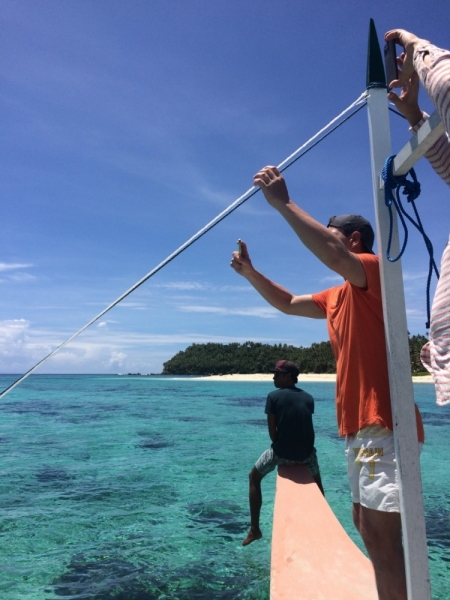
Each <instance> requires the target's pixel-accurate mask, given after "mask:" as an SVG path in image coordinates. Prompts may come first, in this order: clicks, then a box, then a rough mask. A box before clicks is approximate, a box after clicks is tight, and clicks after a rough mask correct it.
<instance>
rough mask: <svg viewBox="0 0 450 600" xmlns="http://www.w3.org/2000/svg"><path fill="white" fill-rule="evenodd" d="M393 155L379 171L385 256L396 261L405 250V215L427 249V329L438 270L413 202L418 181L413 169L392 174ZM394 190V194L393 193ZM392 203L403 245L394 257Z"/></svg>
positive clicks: (418, 193) (418, 191)
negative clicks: (407, 204) (408, 206)
mask: <svg viewBox="0 0 450 600" xmlns="http://www.w3.org/2000/svg"><path fill="white" fill-rule="evenodd" d="M395 156H396V155H395V154H392V155H391V156H389V157H388V158H387V159H386V162H385V163H384V167H383V170H382V172H381V177H382V178H383V181H384V201H385V204H386V206H387V208H388V210H389V237H388V244H387V250H386V258H387V259H388V261H389V262H396V261H397V260H399V259H400V258H401V256H402V255H403V253H404V252H405V250H406V245H407V243H408V226H407V223H406V221H405V217H406V218H407V219H408V220H409V221H410V223H412V224H413V225H414V227H415V228H416V229H417V230H418V231H419V233H420V234H421V235H422V237H423V240H424V242H425V246H426V248H427V251H428V256H429V266H428V277H427V290H426V301H427V322H426V323H425V326H426V328H427V329H429V328H430V312H431V311H430V285H431V277H432V276H433V271H434V272H435V274H436V277H437V279H439V271H438V268H437V266H436V262H435V260H434V250H433V244H432V243H431V240H430V238H429V237H428V236H427V234H426V233H425V230H424V228H423V225H422V221H421V219H420V215H419V212H418V210H417V207H416V204H415V200H417V198H418V197H419V195H420V191H421V189H420V183H419V181H418V180H417V176H416V172H415V171H414V169H410V171H408V173H406V174H405V175H394V159H395ZM408 175H410V176H411V179H412V181H411V180H409V179H407V177H408ZM401 188H403V190H402V195H404V196H406V199H407V201H408V202H410V203H411V206H412V207H413V210H414V215H415V219H414V218H413V217H411V215H409V214H408V213H407V212H406V210H405V208H404V206H403V204H402V201H401V199H400V189H401ZM394 191H395V194H394ZM392 205H394V206H395V208H396V209H397V214H398V216H399V218H400V222H401V224H402V226H403V231H404V240H403V245H402V247H401V250H400V252H399V253H398V255H397V256H396V257H395V258H393V257H392V256H391V245H392V236H393V225H394V216H393V212H392Z"/></svg>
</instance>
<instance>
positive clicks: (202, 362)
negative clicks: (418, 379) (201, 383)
mask: <svg viewBox="0 0 450 600" xmlns="http://www.w3.org/2000/svg"><path fill="white" fill-rule="evenodd" d="M426 342H427V338H426V337H425V336H423V335H413V336H410V338H409V353H410V357H411V371H412V372H413V373H419V372H422V371H424V368H423V366H422V363H421V362H420V350H421V348H422V346H423V345H424V344H425V343H426ZM367 343H368V345H369V347H370V340H367ZM280 359H287V360H292V361H293V362H294V363H295V364H296V365H298V367H299V369H300V373H335V372H336V361H335V359H334V356H333V353H332V351H331V344H330V342H319V343H315V344H312V345H311V346H309V347H308V348H304V347H303V346H299V347H297V346H290V345H287V344H273V345H271V344H261V343H259V342H245V343H243V344H239V343H232V344H214V343H209V344H192V345H191V346H188V348H186V350H182V351H180V352H178V353H177V354H175V356H173V357H172V358H171V359H170V360H168V361H167V362H165V363H164V364H163V372H162V374H163V375H228V374H235V373H242V374H248V373H271V372H272V371H273V368H274V364H275V363H276V361H277V360H280Z"/></svg>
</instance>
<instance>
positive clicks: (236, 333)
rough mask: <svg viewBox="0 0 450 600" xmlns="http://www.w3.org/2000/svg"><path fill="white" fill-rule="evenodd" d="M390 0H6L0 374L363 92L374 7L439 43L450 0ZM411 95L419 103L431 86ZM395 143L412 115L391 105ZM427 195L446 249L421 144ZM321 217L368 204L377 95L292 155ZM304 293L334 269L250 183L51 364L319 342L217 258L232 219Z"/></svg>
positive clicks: (229, 238) (419, 264)
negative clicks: (211, 345) (370, 108)
mask: <svg viewBox="0 0 450 600" xmlns="http://www.w3.org/2000/svg"><path fill="white" fill-rule="evenodd" d="M408 10H409V13H408V14H406V12H405V9H404V7H403V5H396V4H395V3H393V2H385V1H384V0H381V1H379V2H377V3H374V2H365V1H362V0H358V1H347V2H342V1H341V2H337V1H331V0H328V1H327V0H322V2H320V3H311V2H303V1H300V0H296V1H293V0H279V1H278V2H277V3H274V2H267V1H256V0H247V2H245V3H242V2H237V1H235V0H229V1H227V2H225V1H222V2H220V1H218V0H217V1H216V0H208V1H207V0H198V1H195V0H194V1H193V0H191V1H190V2H185V1H181V0H174V1H163V0H159V1H156V0H150V1H137V0H130V1H126V2H125V1H117V0H95V1H93V0H92V1H70V2H69V1H64V2H61V1H59V0H58V1H56V0H48V1H46V2H34V1H33V2H30V1H27V0H21V2H16V1H15V0H14V1H8V0H3V2H2V3H1V4H0V19H1V25H2V37H1V40H0V69H1V87H0V99H1V104H2V110H1V140H2V143H1V164H0V169H1V178H0V186H1V187H0V190H1V199H2V203H1V206H2V219H1V220H0V227H1V231H0V234H1V250H2V252H1V256H0V286H1V287H0V289H1V293H0V372H2V373H21V372H24V371H26V370H27V369H29V368H30V367H32V366H33V365H34V364H35V363H36V362H38V361H39V360H40V359H41V358H42V357H43V356H45V355H46V354H47V353H48V352H50V351H51V350H52V349H53V348H54V347H55V346H57V345H58V344H59V343H61V342H62V341H64V340H65V339H66V338H68V337H69V336H70V335H72V334H73V333H74V332H75V331H77V330H78V329H80V328H81V327H82V326H83V325H84V324H85V323H86V322H88V321H89V320H90V319H91V318H92V317H93V316H95V315H96V314H97V313H99V312H100V311H101V310H102V309H103V308H104V307H105V306H107V305H108V304H109V303H111V302H112V301H113V300H114V299H115V298H117V297H118V296H119V295H120V294H121V293H122V292H124V291H125V290H126V289H128V288H129V287H131V285H133V284H134V283H135V282H136V281H137V280H139V279H140V278H141V277H142V276H144V275H145V274H146V273H147V272H149V271H150V270H151V269H152V268H153V267H155V266H156V265H157V264H158V263H159V262H161V261H162V260H163V259H164V258H165V257H166V256H168V255H169V254H170V253H171V252H173V251H174V250H175V249H176V248H178V247H179V246H180V245H181V244H182V243H183V242H185V241H186V240H187V239H188V238H189V237H191V236H192V235H193V234H194V233H195V232H197V231H198V230H199V229H200V228H201V227H203V226H204V225H205V224H206V223H207V222H209V221H210V220H211V219H212V218H213V217H215V216H216V215H217V214H218V213H219V212H221V211H222V210H223V209H224V208H225V207H227V206H228V205H229V204H231V202H233V201H234V200H235V199H236V198H237V197H238V196H240V195H241V194H242V193H243V192H245V191H246V190H247V189H248V188H249V187H251V185H252V176H253V174H254V173H255V172H256V171H258V170H259V169H260V168H261V167H263V166H265V165H266V164H278V163H280V162H281V161H282V160H283V159H284V158H285V157H286V156H287V155H289V154H290V153H291V152H292V151H293V150H295V149H296V148H297V147H298V146H300V145H301V144H302V143H303V142H304V141H305V140H307V139H308V138H309V137H311V136H312V135H313V134H314V133H316V131H318V130H319V129H320V128H321V127H323V126H324V125H325V124H326V123H328V122H329V121H330V120H331V119H332V118H333V117H335V116H336V115H337V114H339V113H340V112H341V111H342V110H343V109H344V108H346V107H347V106H348V105H349V104H351V103H352V102H353V101H354V100H355V99H356V98H357V97H358V96H359V95H360V94H361V93H362V92H363V91H364V89H365V72H366V51H367V33H368V25H369V18H370V17H372V18H374V20H375V23H376V26H377V30H378V34H379V37H380V39H381V37H382V35H383V33H384V31H386V30H388V29H391V28H393V27H403V28H405V29H409V30H410V31H414V32H415V33H417V34H418V35H420V36H421V37H425V38H428V39H431V40H432V41H433V42H434V43H436V44H437V45H440V46H442V47H447V48H448V47H450V36H449V33H448V32H449V30H450V29H449V20H450V19H449V11H448V6H447V3H445V2H435V1H430V2H428V4H427V5H426V8H424V5H423V3H419V2H416V1H412V2H409V3H408ZM422 105H423V107H424V108H425V109H428V110H430V109H431V105H430V102H429V101H428V99H427V98H426V96H425V95H422ZM391 121H392V143H393V151H394V152H397V151H398V150H399V149H400V148H401V147H402V146H403V145H404V144H405V142H406V140H407V139H408V137H409V133H408V130H407V127H406V126H405V123H404V122H403V121H401V120H400V119H399V118H398V117H396V116H395V115H393V116H392V117H391ZM416 170H417V174H418V178H419V181H420V182H421V184H422V190H423V191H422V196H421V198H420V199H419V201H418V206H419V210H420V212H421V216H422V219H423V222H424V225H425V227H426V230H427V232H428V234H429V235H430V237H431V239H432V241H433V243H434V246H435V250H436V254H437V255H438V256H439V257H440V255H441V253H442V251H443V248H444V246H445V243H446V241H447V239H448V234H449V231H450V226H449V224H450V190H449V189H448V187H447V186H446V185H445V184H444V183H443V182H442V181H440V180H439V178H438V177H437V176H436V175H435V174H434V173H433V172H432V170H431V168H430V167H429V165H428V164H427V163H426V162H425V161H421V162H420V163H419V165H417V169H416ZM286 179H287V182H288V186H289V190H290V192H291V197H292V198H293V199H294V200H295V201H296V202H297V203H299V204H300V205H301V206H302V207H303V208H304V209H305V210H307V211H309V212H310V213H311V214H312V215H313V216H314V217H315V218H317V219H318V220H320V221H322V222H326V221H327V219H328V217H330V216H331V215H334V214H340V213H347V212H356V213H360V214H363V215H365V216H367V218H369V219H370V220H372V221H373V220H374V209H373V198H372V190H371V174H370V160H369V141H368V126H367V111H366V109H363V110H362V111H360V112H359V113H358V115H356V116H355V117H354V118H353V119H351V120H350V121H349V122H348V123H346V124H345V125H344V126H343V127H341V128H340V129H339V130H338V131H337V132H336V133H334V134H333V135H331V136H330V137H329V138H327V140H326V141H325V142H323V143H322V144H320V145H319V146H318V147H317V148H316V149H314V150H312V151H311V152H310V153H309V154H308V155H307V156H306V157H305V158H304V159H302V160H300V161H299V162H298V163H296V165H295V166H292V167H291V168H290V169H289V170H288V171H287V172H286ZM239 237H240V238H242V239H244V240H245V241H246V242H247V243H248V246H249V250H250V254H251V257H252V259H253V262H254V264H255V266H256V267H257V268H259V269H260V270H261V271H263V272H264V273H265V274H266V275H268V276H269V277H271V278H273V279H275V280H276V281H278V282H280V283H281V284H283V285H284V286H285V287H287V288H288V289H291V290H292V291H293V292H294V293H299V294H300V293H312V292H316V291H320V290H321V289H324V288H325V287H328V286H330V285H335V284H337V283H339V278H336V277H334V276H333V274H332V273H330V272H328V271H327V270H326V269H325V267H323V266H321V265H320V264H318V262H317V260H316V259H315V258H314V257H312V256H311V255H309V254H308V252H307V251H306V250H305V249H304V248H303V247H302V246H301V245H300V243H299V242H298V241H297V239H296V237H295V236H294V234H293V233H292V232H291V231H290V229H289V228H288V226H287V225H286V224H285V223H284V222H283V220H282V219H281V218H280V217H279V215H278V214H276V213H275V212H274V211H273V210H272V209H270V207H268V206H267V205H266V204H265V202H264V199H263V197H262V195H261V194H258V195H256V196H254V197H253V198H252V199H251V200H249V201H248V203H246V204H245V205H244V206H243V207H241V208H240V209H239V210H237V211H236V212H235V213H233V214H232V215H231V216H230V217H228V218H227V219H226V220H225V221H224V222H222V223H221V224H220V225H218V226H217V227H216V228H215V229H214V230H213V231H211V232H210V233H209V234H207V235H206V236H205V237H203V238H202V239H201V240H200V241H198V242H197V243H196V244H195V245H194V246H192V247H191V248H189V249H188V250H187V251H186V252H184V253H183V254H182V255H181V256H179V257H178V258H177V259H175V260H174V261H173V262H172V263H170V264H169V265H168V266H167V267H165V268H164V269H163V270H162V271H160V272H159V273H158V274H156V275H155V276H154V277H153V278H152V279H150V280H149V281H148V282H147V283H146V284H144V286H142V287H141V288H139V290H137V291H136V292H135V293H134V294H132V295H131V296H129V297H128V298H127V299H126V300H125V301H124V302H122V304H121V305H119V306H118V307H116V308H114V309H113V310H112V311H110V312H109V313H108V314H107V315H105V317H104V318H102V319H101V320H100V322H98V323H96V324H94V325H93V326H92V327H91V328H90V329H89V330H88V331H86V332H85V333H84V334H82V335H81V336H80V337H79V338H77V340H75V341H74V342H73V343H72V344H71V345H69V346H68V347H66V348H65V349H63V350H62V351H61V352H60V353H58V354H57V355H56V356H55V357H54V358H52V359H50V360H49V361H48V362H47V363H46V364H45V365H44V366H43V368H42V369H41V370H40V371H39V372H42V373H45V372H46V373H118V372H138V371H139V372H141V373H150V372H160V371H161V369H162V364H163V362H164V361H166V360H168V359H169V358H170V357H171V356H173V355H174V354H175V353H176V352H177V351H179V350H181V349H184V348H186V347H187V346H188V345H189V344H191V343H193V342H196V343H205V342H210V341H216V342H223V343H228V342H235V341H238V342H244V341H246V340H253V341H261V342H268V343H292V344H295V345H303V346H308V345H310V344H311V343H312V342H319V341H322V340H325V339H327V333H326V327H325V323H324V322H323V321H319V322H317V321H314V320H311V321H309V320H307V319H299V318H293V317H287V316H284V315H281V314H279V313H277V312H276V311H275V310H274V309H272V308H271V307H269V306H268V305H266V304H265V302H264V301H263V300H262V299H261V298H260V297H259V296H258V294H257V293H256V292H254V291H253V289H252V288H251V287H250V286H249V285H248V284H247V282H246V281H245V280H243V279H242V278H240V277H239V276H238V275H237V274H236V273H234V271H232V269H231V268H230V267H229V260H230V256H231V252H232V251H233V250H234V249H235V248H236V244H235V242H236V240H237V238H239ZM427 265H428V263H427V255H426V253H425V249H424V245H423V242H422V241H421V239H420V238H419V236H418V235H417V234H416V233H414V232H413V233H412V234H411V239H410V243H409V246H408V249H407V255H406V257H405V259H404V261H403V269H404V279H405V292H406V299H407V313H408V327H409V329H410V331H411V332H412V333H425V320H426V315H425V282H426V273H427Z"/></svg>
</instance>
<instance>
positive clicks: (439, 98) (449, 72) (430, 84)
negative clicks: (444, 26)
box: [411, 43, 450, 185]
mask: <svg viewBox="0 0 450 600" xmlns="http://www.w3.org/2000/svg"><path fill="white" fill-rule="evenodd" d="M426 54H428V55H429V56H430V66H427V65H426V64H425V63H424V61H423V57H424V55H426ZM414 67H415V69H416V71H417V73H418V75H419V78H420V80H421V82H422V84H423V86H424V88H425V89H426V91H427V93H428V95H429V96H430V98H431V100H432V102H433V104H434V105H435V107H436V110H437V112H438V114H439V116H440V117H441V120H442V122H443V123H444V127H445V131H446V133H444V135H442V136H441V137H440V138H439V139H438V140H437V142H436V143H435V144H434V146H433V147H432V148H431V149H430V150H428V152H427V153H426V154H425V158H427V159H428V160H429V161H430V164H431V166H432V167H433V169H434V170H435V171H436V173H437V174H438V175H439V177H442V179H443V180H444V181H445V183H446V184H447V185H450V138H449V133H450V52H449V51H448V50H442V49H441V48H436V46H433V44H428V43H425V44H421V45H420V46H418V48H417V49H416V51H415V53H414ZM427 118H428V115H427V114H426V113H423V118H422V119H421V120H420V121H419V122H418V123H417V125H415V126H414V127H411V131H413V132H414V133H416V132H417V130H418V129H419V127H420V126H421V125H422V124H423V123H424V122H425V121H426V119H427Z"/></svg>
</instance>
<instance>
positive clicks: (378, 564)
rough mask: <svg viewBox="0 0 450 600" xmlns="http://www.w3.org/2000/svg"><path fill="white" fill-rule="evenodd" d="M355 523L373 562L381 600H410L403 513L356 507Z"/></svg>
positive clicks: (354, 510) (354, 512) (354, 508)
mask: <svg viewBox="0 0 450 600" xmlns="http://www.w3.org/2000/svg"><path fill="white" fill-rule="evenodd" d="M353 520H354V522H355V526H356V528H357V529H358V531H359V533H360V534H361V537H362V539H363V541H364V544H365V546H366V548H367V552H368V553H369V556H370V558H371V560H372V564H373V568H374V571H375V579H376V582H377V590H378V598H379V600H407V594H406V578H405V559H404V554H403V544H402V527H401V519H400V514H399V513H395V512H382V511H380V510H372V509H370V508H366V507H365V506H361V505H360V504H354V505H353Z"/></svg>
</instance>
